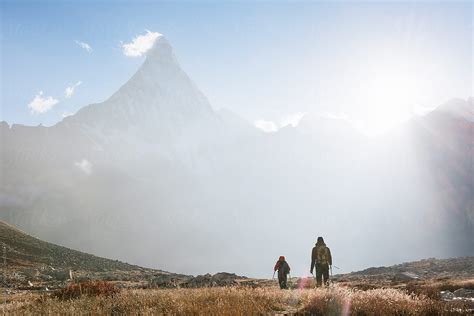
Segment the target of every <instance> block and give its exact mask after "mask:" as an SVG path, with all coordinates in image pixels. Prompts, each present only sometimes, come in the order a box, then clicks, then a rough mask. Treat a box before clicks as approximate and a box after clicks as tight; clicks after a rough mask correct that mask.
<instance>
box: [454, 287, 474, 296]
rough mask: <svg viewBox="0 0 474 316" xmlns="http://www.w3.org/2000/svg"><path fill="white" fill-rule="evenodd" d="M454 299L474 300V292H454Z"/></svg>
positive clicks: (464, 290)
mask: <svg viewBox="0 0 474 316" xmlns="http://www.w3.org/2000/svg"><path fill="white" fill-rule="evenodd" d="M453 295H454V297H469V298H474V290H470V289H465V288H460V289H457V290H456V291H454V292H453Z"/></svg>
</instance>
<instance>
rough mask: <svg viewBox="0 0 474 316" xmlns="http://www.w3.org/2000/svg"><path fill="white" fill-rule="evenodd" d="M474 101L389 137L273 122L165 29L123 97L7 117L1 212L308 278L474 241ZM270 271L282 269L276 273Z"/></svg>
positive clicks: (49, 228)
mask: <svg viewBox="0 0 474 316" xmlns="http://www.w3.org/2000/svg"><path fill="white" fill-rule="evenodd" d="M473 118H474V115H473V99H472V98H471V99H468V100H461V99H459V100H453V101H451V102H448V103H446V104H444V105H442V106H439V107H438V109H436V110H435V111H433V112H430V113H428V114H427V115H425V116H420V117H414V118H413V119H411V120H410V121H408V122H406V123H405V124H403V125H401V126H399V127H397V128H395V129H393V130H392V131H390V132H388V133H386V134H384V135H381V136H379V137H377V138H367V137H366V136H364V135H362V134H360V133H358V132H357V131H356V130H355V129H354V128H353V127H351V126H350V125H349V124H347V123H346V122H344V121H343V120H338V119H335V118H324V117H321V116H317V115H312V114H307V115H305V116H304V117H303V118H302V119H301V122H300V124H299V125H298V126H296V127H293V126H286V127H284V128H281V129H279V130H278V131H277V132H275V133H264V132H262V131H260V130H259V129H257V128H255V127H254V126H253V125H251V124H250V123H248V122H246V121H245V120H243V119H241V118H240V117H239V116H238V115H236V114H234V113H232V112H230V111H227V110H220V111H215V110H214V109H213V108H212V106H211V105H210V104H209V101H208V100H207V98H206V97H205V96H204V95H203V94H202V93H201V92H200V91H199V89H198V88H197V87H196V86H195V84H194V83H193V82H192V81H191V80H190V79H189V78H188V76H187V75H186V73H185V72H184V71H183V70H182V69H181V68H180V66H179V64H178V62H177V60H176V57H175V56H174V54H173V51H172V48H171V46H170V44H169V43H168V41H167V40H166V38H164V37H159V38H158V39H157V40H156V42H155V45H154V47H153V48H152V49H151V50H150V51H149V52H148V54H147V58H146V60H145V62H144V63H143V65H142V66H141V67H140V68H139V69H138V71H137V72H136V73H135V75H134V76H133V77H132V78H131V79H130V80H129V81H128V82H126V83H125V84H124V85H123V86H122V87H120V89H119V90H118V91H117V92H116V93H114V94H113V95H112V96H111V97H110V98H109V99H108V100H106V101H104V102H102V103H98V104H91V105H88V106H86V107H84V108H82V109H81V110H80V111H78V112H77V113H76V114H75V115H72V116H69V117H66V118H64V119H63V120H62V121H61V122H59V123H58V124H56V125H54V126H52V127H42V126H38V127H29V126H21V125H13V126H11V127H10V126H9V125H8V124H7V123H5V122H2V123H1V125H0V133H1V134H0V137H1V143H2V148H1V150H2V153H1V175H2V181H1V183H0V185H1V187H0V208H1V212H0V220H4V221H7V222H9V223H12V224H14V225H16V226H19V227H20V228H22V229H23V230H25V231H27V232H28V233H31V234H33V235H36V236H38V237H40V238H42V239H46V240H48V241H51V242H54V243H58V244H61V245H64V246H67V247H71V248H74V249H79V250H82V251H85V252H90V253H94V254H97V255H100V256H104V257H110V258H118V259H121V260H124V261H127V262H132V263H134V264H139V265H143V266H147V267H154V268H159V269H163V270H167V271H173V272H178V273H187V274H190V273H192V274H202V273H207V272H210V273H214V272H219V271H231V272H235V273H237V274H241V275H250V276H258V277H262V276H268V273H270V272H271V268H272V264H273V263H274V261H275V260H276V258H277V257H278V256H279V255H281V254H284V255H285V256H286V257H287V258H288V260H289V262H290V264H291V265H292V268H293V270H294V273H295V275H296V274H306V273H308V272H307V270H308V269H309V265H310V260H309V259H310V258H309V256H310V251H311V248H312V246H313V244H314V242H315V239H316V237H317V236H319V235H322V236H324V237H325V239H326V241H327V243H328V245H329V246H330V247H331V249H332V252H333V253H334V259H335V264H336V265H338V266H341V267H342V268H343V269H344V271H351V270H355V269H359V268H363V267H366V266H374V265H389V264H393V263H398V262H403V261H409V260H415V259H420V258H424V257H450V256H461V255H472V254H473V253H474V181H473V179H474V170H473V169H474V168H473V156H474V149H473V148H474V144H473V142H474V123H473V121H474V119H473ZM269 271H270V272H269Z"/></svg>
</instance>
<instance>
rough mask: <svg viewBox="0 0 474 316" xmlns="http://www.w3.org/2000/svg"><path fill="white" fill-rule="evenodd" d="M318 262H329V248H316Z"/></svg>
mask: <svg viewBox="0 0 474 316" xmlns="http://www.w3.org/2000/svg"><path fill="white" fill-rule="evenodd" d="M316 262H317V263H319V264H329V248H328V247H326V246H319V247H317V248H316Z"/></svg>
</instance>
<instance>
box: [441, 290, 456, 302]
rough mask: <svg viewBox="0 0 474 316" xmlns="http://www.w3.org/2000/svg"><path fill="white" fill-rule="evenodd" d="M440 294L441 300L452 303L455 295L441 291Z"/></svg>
mask: <svg viewBox="0 0 474 316" xmlns="http://www.w3.org/2000/svg"><path fill="white" fill-rule="evenodd" d="M439 294H440V297H441V299H443V300H445V301H450V300H452V299H453V298H454V294H453V293H451V292H450V291H441V292H440V293H439Z"/></svg>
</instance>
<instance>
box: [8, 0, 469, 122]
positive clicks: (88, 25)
mask: <svg viewBox="0 0 474 316" xmlns="http://www.w3.org/2000/svg"><path fill="white" fill-rule="evenodd" d="M0 6H1V15H2V16H1V20H2V22H1V23H2V24H1V26H2V28H1V62H2V64H1V90H2V92H1V93H2V94H1V114H0V119H1V120H6V121H7V122H8V123H10V124H12V123H21V124H27V125H38V124H40V123H42V124H44V125H52V124H54V123H56V122H58V121H59V120H61V119H62V116H63V115H65V114H68V113H74V112H76V111H77V110H78V109H79V108H81V107H82V106H85V105H87V104H90V103H96V102H101V101H103V100H105V99H106V98H108V97H109V96H110V95H111V94H112V93H113V92H114V91H116V90H117V89H118V88H119V87H120V86H121V85H122V84H123V83H125V82H126V81H127V79H129V78H130V77H131V76H132V75H133V73H134V71H136V69H137V68H138V67H139V66H140V64H141V63H142V62H143V60H144V58H145V57H143V56H142V57H137V58H130V57H127V56H125V55H124V53H123V49H122V47H121V43H129V42H131V41H132V39H134V38H135V37H136V36H138V35H142V34H145V30H151V31H153V32H159V33H162V34H164V35H165V36H166V37H167V38H168V39H169V41H170V42H171V44H172V46H173V47H174V51H175V54H176V56H177V57H178V60H179V62H180V64H181V65H182V67H183V69H184V70H185V71H186V72H187V73H188V75H189V76H190V77H191V78H192V79H193V80H194V81H195V82H196V84H197V85H198V87H199V88H200V89H201V90H202V91H203V92H204V94H206V95H207V96H208V97H209V99H210V101H211V103H212V105H213V106H214V107H215V108H220V107H225V108H228V109H230V110H232V111H234V112H236V113H238V114H240V115H242V116H243V117H245V118H247V119H248V120H249V121H256V120H267V121H271V122H275V123H276V124H279V122H282V121H284V120H285V118H287V117H288V116H291V115H294V114H295V113H305V112H315V113H323V114H328V113H329V114H331V115H339V116H344V117H349V118H350V119H351V120H353V121H355V122H359V123H361V124H365V125H366V126H367V128H369V127H372V128H373V129H374V130H377V129H380V128H381V126H385V125H390V124H393V123H396V122H398V121H401V120H403V119H405V118H406V117H407V116H408V115H410V114H411V113H412V112H413V108H424V107H426V108H429V107H432V106H436V105H438V104H440V103H442V102H445V101H447V100H449V99H450V98H454V97H461V98H467V97H468V96H470V95H472V94H473V93H472V90H473V79H472V73H473V57H472V56H473V52H472V44H473V29H472V27H473V6H472V2H467V1H465V2H390V3H389V2H381V3H377V2H282V1H278V2H272V1H268V2H232V3H231V2H225V3H222V2H209V1H207V2H198V1H193V2H131V1H130V2H126V1H122V2H120V3H118V4H117V3H114V2H112V1H104V2H95V1H83V2H80V1H77V2H75V3H72V2H58V1H34V2H28V1H2V2H1V4H0ZM76 41H80V42H84V43H87V44H89V45H90V47H91V48H92V51H91V52H88V51H86V50H85V49H84V48H81V47H80V45H78V44H77V43H76ZM78 82H81V84H80V85H78V86H77V87H76V88H75V89H74V93H73V94H72V96H71V97H70V98H66V97H65V90H66V88H67V87H68V86H72V85H74V84H77V83H78ZM40 91H42V92H43V94H42V95H41V97H42V98H47V97H51V98H52V99H54V100H57V103H56V104H54V106H53V107H52V108H51V109H50V110H49V111H45V112H44V113H31V110H30V108H28V104H30V103H31V102H32V100H33V99H34V98H35V96H37V95H38V94H39V92H40Z"/></svg>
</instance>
